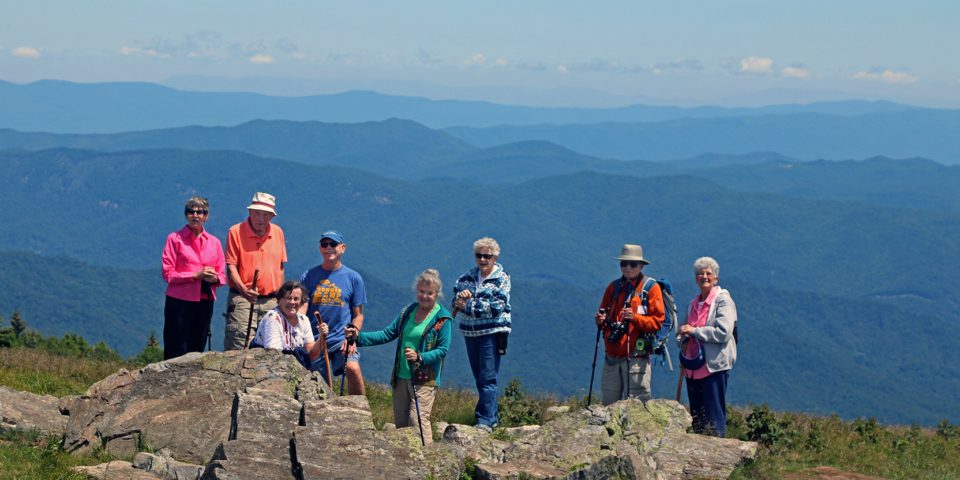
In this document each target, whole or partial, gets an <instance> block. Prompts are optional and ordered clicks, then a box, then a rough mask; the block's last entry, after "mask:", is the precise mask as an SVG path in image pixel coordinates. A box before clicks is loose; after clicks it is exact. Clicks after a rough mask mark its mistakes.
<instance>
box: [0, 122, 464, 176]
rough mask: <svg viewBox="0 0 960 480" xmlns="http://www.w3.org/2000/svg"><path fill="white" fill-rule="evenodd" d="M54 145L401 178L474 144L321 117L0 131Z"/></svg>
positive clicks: (0, 135) (28, 145)
mask: <svg viewBox="0 0 960 480" xmlns="http://www.w3.org/2000/svg"><path fill="white" fill-rule="evenodd" d="M56 147H68V148H79V149H91V150H101V151H107V152H110V151H129V150H143V149H167V148H182V149H189V150H198V151H199V150H236V151H241V152H247V153H251V154H254V155H260V156H268V157H276V158H284V159H289V160H296V161H298V162H301V163H306V164H310V165H341V166H351V167H356V168H363V169H366V170H370V171H375V172H380V173H382V174H384V175H391V176H405V175H409V174H410V172H416V171H420V170H423V169H426V168H429V167H432V166H435V165H439V164H443V163H447V162H451V161H455V160H456V159H458V158H460V157H461V156H463V155H466V154H469V153H473V152H476V151H478V150H480V149H478V148H477V147H474V146H472V145H470V144H468V143H466V142H464V141H463V140H460V139H458V138H456V137H453V136H451V135H448V134H446V133H443V132H440V131H437V130H431V129H428V128H426V127H424V126H423V125H420V124H419V123H416V122H412V121H410V120H400V119H388V120H384V121H381V122H364V123H356V124H353V123H322V122H313V121H311V122H292V121H286V120H269V121H268V120H254V121H250V122H247V123H243V124H241V125H237V126H235V127H198V126H190V127H177V128H169V129H162V130H149V131H140V132H124V133H114V134H52V133H23V132H17V131H13V130H9V129H0V148H22V149H27V150H43V149H48V148H56Z"/></svg>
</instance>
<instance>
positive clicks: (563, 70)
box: [557, 63, 570, 73]
mask: <svg viewBox="0 0 960 480" xmlns="http://www.w3.org/2000/svg"><path fill="white" fill-rule="evenodd" d="M557 71H558V72H560V73H570V69H569V68H567V66H566V65H564V64H562V63H561V64H559V65H557Z"/></svg>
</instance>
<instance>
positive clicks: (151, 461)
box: [133, 450, 203, 480]
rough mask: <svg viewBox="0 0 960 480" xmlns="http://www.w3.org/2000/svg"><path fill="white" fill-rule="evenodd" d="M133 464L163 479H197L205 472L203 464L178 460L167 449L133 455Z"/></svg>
mask: <svg viewBox="0 0 960 480" xmlns="http://www.w3.org/2000/svg"><path fill="white" fill-rule="evenodd" d="M133 466H134V467H136V468H139V469H140V470H143V471H146V472H148V473H151V474H153V475H155V476H157V477H158V478H161V479H163V480H197V479H198V478H200V474H201V473H203V466H201V465H193V464H190V463H184V462H178V461H177V460H174V459H172V458H170V452H168V451H166V450H162V451H160V452H159V454H153V453H148V452H140V453H138V454H137V455H136V456H135V457H133Z"/></svg>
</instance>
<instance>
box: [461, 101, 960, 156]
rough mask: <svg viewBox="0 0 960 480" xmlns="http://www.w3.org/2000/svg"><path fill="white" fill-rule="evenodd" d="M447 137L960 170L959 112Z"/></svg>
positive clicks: (629, 152) (491, 131) (613, 152)
mask: <svg viewBox="0 0 960 480" xmlns="http://www.w3.org/2000/svg"><path fill="white" fill-rule="evenodd" d="M444 131H445V132H447V133H450V134H452V135H454V136H457V137H459V138H462V139H463V140H466V141H467V142H469V143H471V144H473V145H477V146H480V147H490V146H494V145H501V144H504V143H512V142H521V141H529V140H543V141H548V142H553V143H556V144H558V145H563V146H565V147H567V148H569V149H571V150H575V151H577V152H580V153H582V154H585V155H592V156H596V157H601V158H617V159H621V160H636V159H642V160H652V161H664V160H670V159H674V158H688V157H693V156H697V155H701V154H705V153H714V154H727V155H742V154H747V153H751V152H762V151H772V152H777V153H780V154H782V155H786V156H788V157H794V158H798V159H802V160H819V159H827V160H847V159H851V158H865V157H873V156H877V155H883V156H887V157H914V156H921V157H926V158H930V159H933V160H936V161H938V162H940V163H944V164H948V165H956V164H960V141H958V140H960V137H958V135H960V134H958V132H960V110H926V111H921V110H908V111H898V112H877V113H866V114H862V115H856V116H840V115H825V114H820V113H793V114H787V115H764V116H736V117H723V118H684V119H676V120H669V121H663V122H656V123H651V122H646V123H600V124H567V125H535V126H499V127H488V128H469V127H451V128H446V129H444Z"/></svg>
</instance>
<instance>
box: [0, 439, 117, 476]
mask: <svg viewBox="0 0 960 480" xmlns="http://www.w3.org/2000/svg"><path fill="white" fill-rule="evenodd" d="M61 442H62V440H61V439H59V438H56V437H45V436H41V435H38V434H37V433H36V432H6V433H3V434H0V478H24V479H26V478H29V479H38V480H46V479H51V480H52V479H65V480H73V479H76V480H85V479H86V478H87V476H86V475H82V474H79V473H75V472H72V471H70V468H71V467H74V466H77V465H95V464H98V463H101V462H105V461H108V460H109V459H107V458H100V457H91V456H84V455H70V454H68V453H65V452H64V451H63V450H62V443H61Z"/></svg>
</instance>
